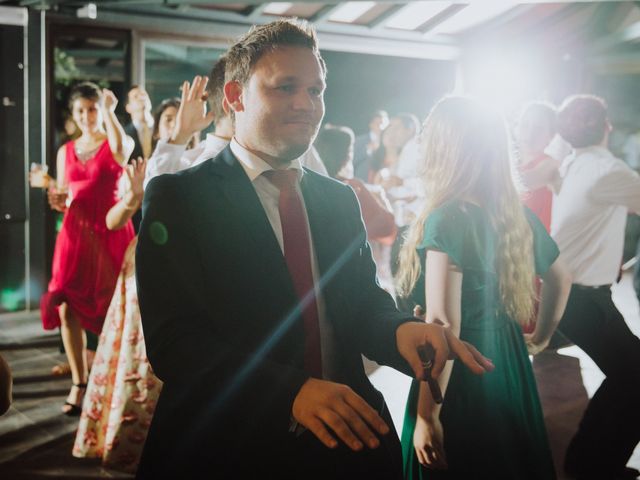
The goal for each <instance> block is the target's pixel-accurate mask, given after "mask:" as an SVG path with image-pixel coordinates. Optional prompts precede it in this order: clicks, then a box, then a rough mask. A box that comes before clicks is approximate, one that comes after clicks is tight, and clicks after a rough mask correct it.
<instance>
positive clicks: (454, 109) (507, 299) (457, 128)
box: [396, 96, 535, 324]
mask: <svg viewBox="0 0 640 480" xmlns="http://www.w3.org/2000/svg"><path fill="white" fill-rule="evenodd" d="M420 143H421V149H422V161H423V165H422V179H423V182H424V186H425V193H426V199H425V204H424V207H423V209H422V210H421V212H420V214H419V215H418V217H417V218H416V220H415V221H414V223H413V224H412V225H411V226H410V228H409V229H408V231H407V234H406V236H405V241H404V244H403V246H402V249H401V251H400V256H399V270H398V273H397V275H396V280H397V286H398V293H399V294H400V295H402V296H408V295H409V293H410V292H411V290H412V289H413V288H414V286H415V284H416V282H417V280H418V278H419V277H420V274H421V271H422V265H421V264H420V263H421V262H420V259H419V257H418V254H417V252H416V247H417V246H418V245H419V244H420V242H422V239H423V235H424V225H425V222H426V220H427V218H428V217H429V214H430V213H431V212H432V211H433V210H434V209H436V208H438V207H440V206H442V205H443V204H444V203H445V202H448V201H450V200H456V199H457V200H473V201H476V202H478V203H479V204H480V205H481V206H482V208H483V209H484V210H485V211H487V212H488V214H489V217H490V219H491V221H492V224H493V226H494V228H495V229H496V232H497V233H498V238H499V240H498V246H497V252H496V253H497V254H496V271H497V273H498V280H499V287H500V296H501V300H502V303H503V305H504V307H505V310H506V312H507V314H508V315H509V316H510V317H511V318H513V319H515V320H517V321H518V322H520V323H522V324H525V323H527V322H529V320H530V319H531V316H532V312H533V301H534V298H535V291H534V286H533V281H534V275H535V273H534V259H533V235H532V232H531V227H530V226H529V223H528V221H527V219H526V217H525V214H524V211H523V208H522V204H521V202H520V198H519V195H518V192H517V190H516V187H515V184H514V177H513V174H512V165H511V156H510V154H509V151H510V148H509V140H508V136H507V130H506V128H505V125H504V121H503V120H502V118H501V116H500V115H498V114H497V113H495V112H493V111H491V110H490V109H488V108H485V107H484V106H482V105H481V104H480V103H479V102H477V101H475V100H472V99H470V98H467V97H457V96H451V97H446V98H444V99H442V100H440V101H439V102H438V103H437V104H436V105H435V107H434V108H433V109H432V110H431V113H430V114H429V116H428V117H427V119H426V120H425V122H424V125H423V130H422V134H421V137H420Z"/></svg>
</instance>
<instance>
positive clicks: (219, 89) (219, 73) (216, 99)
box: [207, 55, 227, 123]
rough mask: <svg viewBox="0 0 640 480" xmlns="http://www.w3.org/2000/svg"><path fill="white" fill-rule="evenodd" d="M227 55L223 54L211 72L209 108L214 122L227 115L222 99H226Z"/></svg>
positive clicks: (208, 90)
mask: <svg viewBox="0 0 640 480" xmlns="http://www.w3.org/2000/svg"><path fill="white" fill-rule="evenodd" d="M226 61H227V57H226V55H222V56H221V57H220V58H219V59H218V61H217V62H216V63H214V64H213V68H212V69H211V73H209V83H208V84H207V93H208V94H209V108H210V109H211V111H212V112H213V121H214V123H216V122H219V121H220V120H221V119H223V118H224V117H225V116H226V113H225V111H224V108H222V101H223V100H224V83H225V81H224V76H225V64H226Z"/></svg>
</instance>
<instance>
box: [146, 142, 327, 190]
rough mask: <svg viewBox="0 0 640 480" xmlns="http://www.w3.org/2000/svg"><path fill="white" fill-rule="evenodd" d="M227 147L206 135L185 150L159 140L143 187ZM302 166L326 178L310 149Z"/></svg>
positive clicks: (212, 155)
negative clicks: (159, 176)
mask: <svg viewBox="0 0 640 480" xmlns="http://www.w3.org/2000/svg"><path fill="white" fill-rule="evenodd" d="M227 145H229V140H227V139H225V138H222V137H218V136H216V135H213V134H212V133H207V136H206V137H205V139H204V140H202V141H201V142H200V143H198V145H196V146H195V147H194V148H192V149H189V150H187V146H186V145H176V144H173V143H168V142H167V141H166V140H159V141H158V144H157V145H156V149H155V150H154V151H153V155H151V158H149V161H148V162H147V172H146V174H145V177H144V187H145V188H146V187H147V184H148V183H149V182H150V181H151V179H152V178H153V177H157V176H158V175H162V174H164V173H176V172H179V171H181V170H184V169H186V168H190V167H195V166H196V165H199V164H200V163H202V162H205V161H207V160H209V159H211V158H214V157H216V156H217V155H218V154H219V153H220V152H221V151H222V150H224V149H225V147H226V146H227ZM301 163H302V165H303V166H305V167H307V168H309V169H311V170H313V171H314V172H317V173H319V174H321V175H325V176H327V175H328V174H327V169H326V168H325V166H324V163H322V160H321V159H320V156H319V155H318V152H317V151H316V149H315V148H314V147H311V148H310V149H309V150H308V151H307V152H306V153H305V154H304V155H303V156H302V157H301Z"/></svg>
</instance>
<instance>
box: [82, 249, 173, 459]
mask: <svg viewBox="0 0 640 480" xmlns="http://www.w3.org/2000/svg"><path fill="white" fill-rule="evenodd" d="M136 243H137V238H134V239H133V241H132V242H131V244H130V245H129V247H128V248H127V252H126V254H125V258H124V261H123V264H122V270H121V271H120V275H119V277H118V282H117V285H116V290H115V293H114V295H113V299H112V300H111V304H110V306H109V310H108V312H107V316H106V318H105V322H104V327H103V329H102V334H101V335H100V341H99V343H98V349H97V351H96V356H95V360H94V363H93V367H92V368H91V374H90V376H89V382H88V386H87V393H86V395H85V398H84V402H83V405H82V415H81V416H80V425H79V427H78V432H77V434H76V439H75V443H74V446H73V455H74V456H75V457H101V458H102V461H103V465H104V466H105V467H108V468H112V469H116V470H120V471H125V472H135V471H136V469H137V466H138V462H139V460H140V455H141V454H142V447H143V445H144V442H145V439H146V438H147V432H148V430H149V425H150V423H151V418H152V416H153V411H154V409H155V405H156V401H157V399H158V396H159V394H160V390H161V388H162V382H161V381H160V380H159V379H158V378H157V377H156V376H155V375H154V374H153V371H152V370H151V366H150V365H149V361H148V360H147V356H146V350H145V345H144V337H143V335H142V322H141V320H140V309H139V307H138V295H137V291H136V280H135V275H134V272H135V268H134V262H135V247H136Z"/></svg>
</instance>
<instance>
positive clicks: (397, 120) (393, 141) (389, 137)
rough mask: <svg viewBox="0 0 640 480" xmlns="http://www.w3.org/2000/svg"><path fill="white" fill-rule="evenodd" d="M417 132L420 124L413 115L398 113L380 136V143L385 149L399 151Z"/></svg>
mask: <svg viewBox="0 0 640 480" xmlns="http://www.w3.org/2000/svg"><path fill="white" fill-rule="evenodd" d="M419 130H420V122H419V121H418V118H417V117H416V116H415V115H413V114H411V113H399V114H397V115H394V116H393V117H391V120H389V126H388V127H387V128H386V129H385V130H384V134H383V135H382V139H383V142H382V143H383V145H384V146H385V147H391V148H398V149H401V148H402V147H404V146H405V145H406V144H407V142H408V141H409V140H411V139H412V138H414V137H415V136H416V135H417V134H418V131H419Z"/></svg>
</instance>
